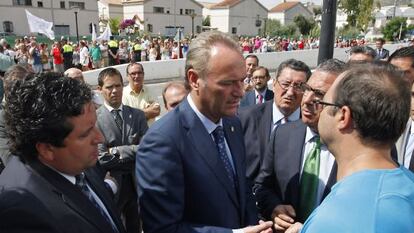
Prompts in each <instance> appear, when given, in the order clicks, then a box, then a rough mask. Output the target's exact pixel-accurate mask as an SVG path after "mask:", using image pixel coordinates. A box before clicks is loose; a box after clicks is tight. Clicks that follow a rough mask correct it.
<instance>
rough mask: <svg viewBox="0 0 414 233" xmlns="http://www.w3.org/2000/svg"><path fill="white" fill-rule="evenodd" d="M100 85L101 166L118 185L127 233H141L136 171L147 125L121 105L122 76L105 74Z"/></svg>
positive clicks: (140, 114)
mask: <svg viewBox="0 0 414 233" xmlns="http://www.w3.org/2000/svg"><path fill="white" fill-rule="evenodd" d="M98 85H99V88H98V89H99V90H100V91H101V93H102V96H103V97H104V100H105V101H104V104H103V105H102V106H101V107H99V108H98V110H97V118H98V119H97V125H98V127H99V129H100V130H101V132H102V134H103V135H104V138H105V141H104V142H103V143H102V144H99V152H100V162H101V164H102V165H103V167H104V168H106V169H107V170H108V171H110V172H111V175H112V176H113V177H114V178H115V179H116V180H117V181H118V184H119V191H118V192H117V194H116V196H115V200H116V202H117V205H118V208H119V209H120V210H121V212H122V214H123V217H124V218H125V225H126V229H127V232H131V233H132V232H134V233H136V232H140V222H139V214H138V203H137V192H136V189H135V185H134V184H135V179H134V176H133V171H134V164H135V154H136V151H137V149H138V144H139V142H140V140H141V137H142V136H143V135H144V134H145V132H146V131H147V129H148V125H147V121H146V119H145V114H144V112H143V111H141V110H139V109H136V108H132V107H129V106H126V105H123V104H122V90H123V86H122V76H121V73H120V72H119V71H118V70H117V69H114V68H106V69H104V70H102V71H101V72H100V73H99V76H98ZM108 160H109V161H108ZM114 161H115V162H114Z"/></svg>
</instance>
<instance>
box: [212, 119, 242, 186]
mask: <svg viewBox="0 0 414 233" xmlns="http://www.w3.org/2000/svg"><path fill="white" fill-rule="evenodd" d="M212 134H213V137H214V142H215V143H216V147H217V150H218V154H219V157H220V160H221V161H222V162H223V165H224V168H225V170H226V174H227V177H228V178H229V179H230V181H231V184H232V186H233V188H235V189H236V187H237V179H236V178H235V174H234V172H233V168H232V166H231V163H230V159H229V157H228V155H227V152H226V143H225V140H224V131H223V128H222V127H221V126H217V128H216V129H215V130H214V131H213V133H212Z"/></svg>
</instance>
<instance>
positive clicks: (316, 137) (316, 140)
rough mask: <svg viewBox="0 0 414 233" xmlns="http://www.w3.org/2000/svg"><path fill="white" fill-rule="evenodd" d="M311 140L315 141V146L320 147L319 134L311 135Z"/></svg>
mask: <svg viewBox="0 0 414 233" xmlns="http://www.w3.org/2000/svg"><path fill="white" fill-rule="evenodd" d="M313 141H314V142H315V144H316V147H320V146H321V138H320V137H319V136H315V137H313Z"/></svg>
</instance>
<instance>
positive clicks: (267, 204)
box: [253, 130, 282, 219]
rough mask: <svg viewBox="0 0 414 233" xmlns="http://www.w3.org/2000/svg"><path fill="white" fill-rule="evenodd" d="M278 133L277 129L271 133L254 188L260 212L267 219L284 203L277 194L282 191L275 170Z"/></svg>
mask: <svg viewBox="0 0 414 233" xmlns="http://www.w3.org/2000/svg"><path fill="white" fill-rule="evenodd" d="M276 133H277V130H275V132H273V134H272V135H271V139H270V141H269V145H268V147H267V149H266V152H265V156H264V159H263V163H262V166H261V169H260V173H259V175H258V177H257V178H256V182H255V185H254V188H253V190H254V193H255V195H256V200H257V206H258V208H259V212H260V214H261V215H262V216H263V217H265V218H266V219H270V218H271V214H272V212H273V209H274V208H275V207H276V206H277V205H280V204H282V200H281V199H280V196H279V195H277V194H278V193H280V191H279V190H278V189H279V185H277V177H276V173H275V172H274V156H275V141H276Z"/></svg>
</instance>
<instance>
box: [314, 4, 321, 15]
mask: <svg viewBox="0 0 414 233" xmlns="http://www.w3.org/2000/svg"><path fill="white" fill-rule="evenodd" d="M312 12H313V15H314V16H315V17H316V16H318V15H322V8H321V7H320V6H315V7H314V8H312Z"/></svg>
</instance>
